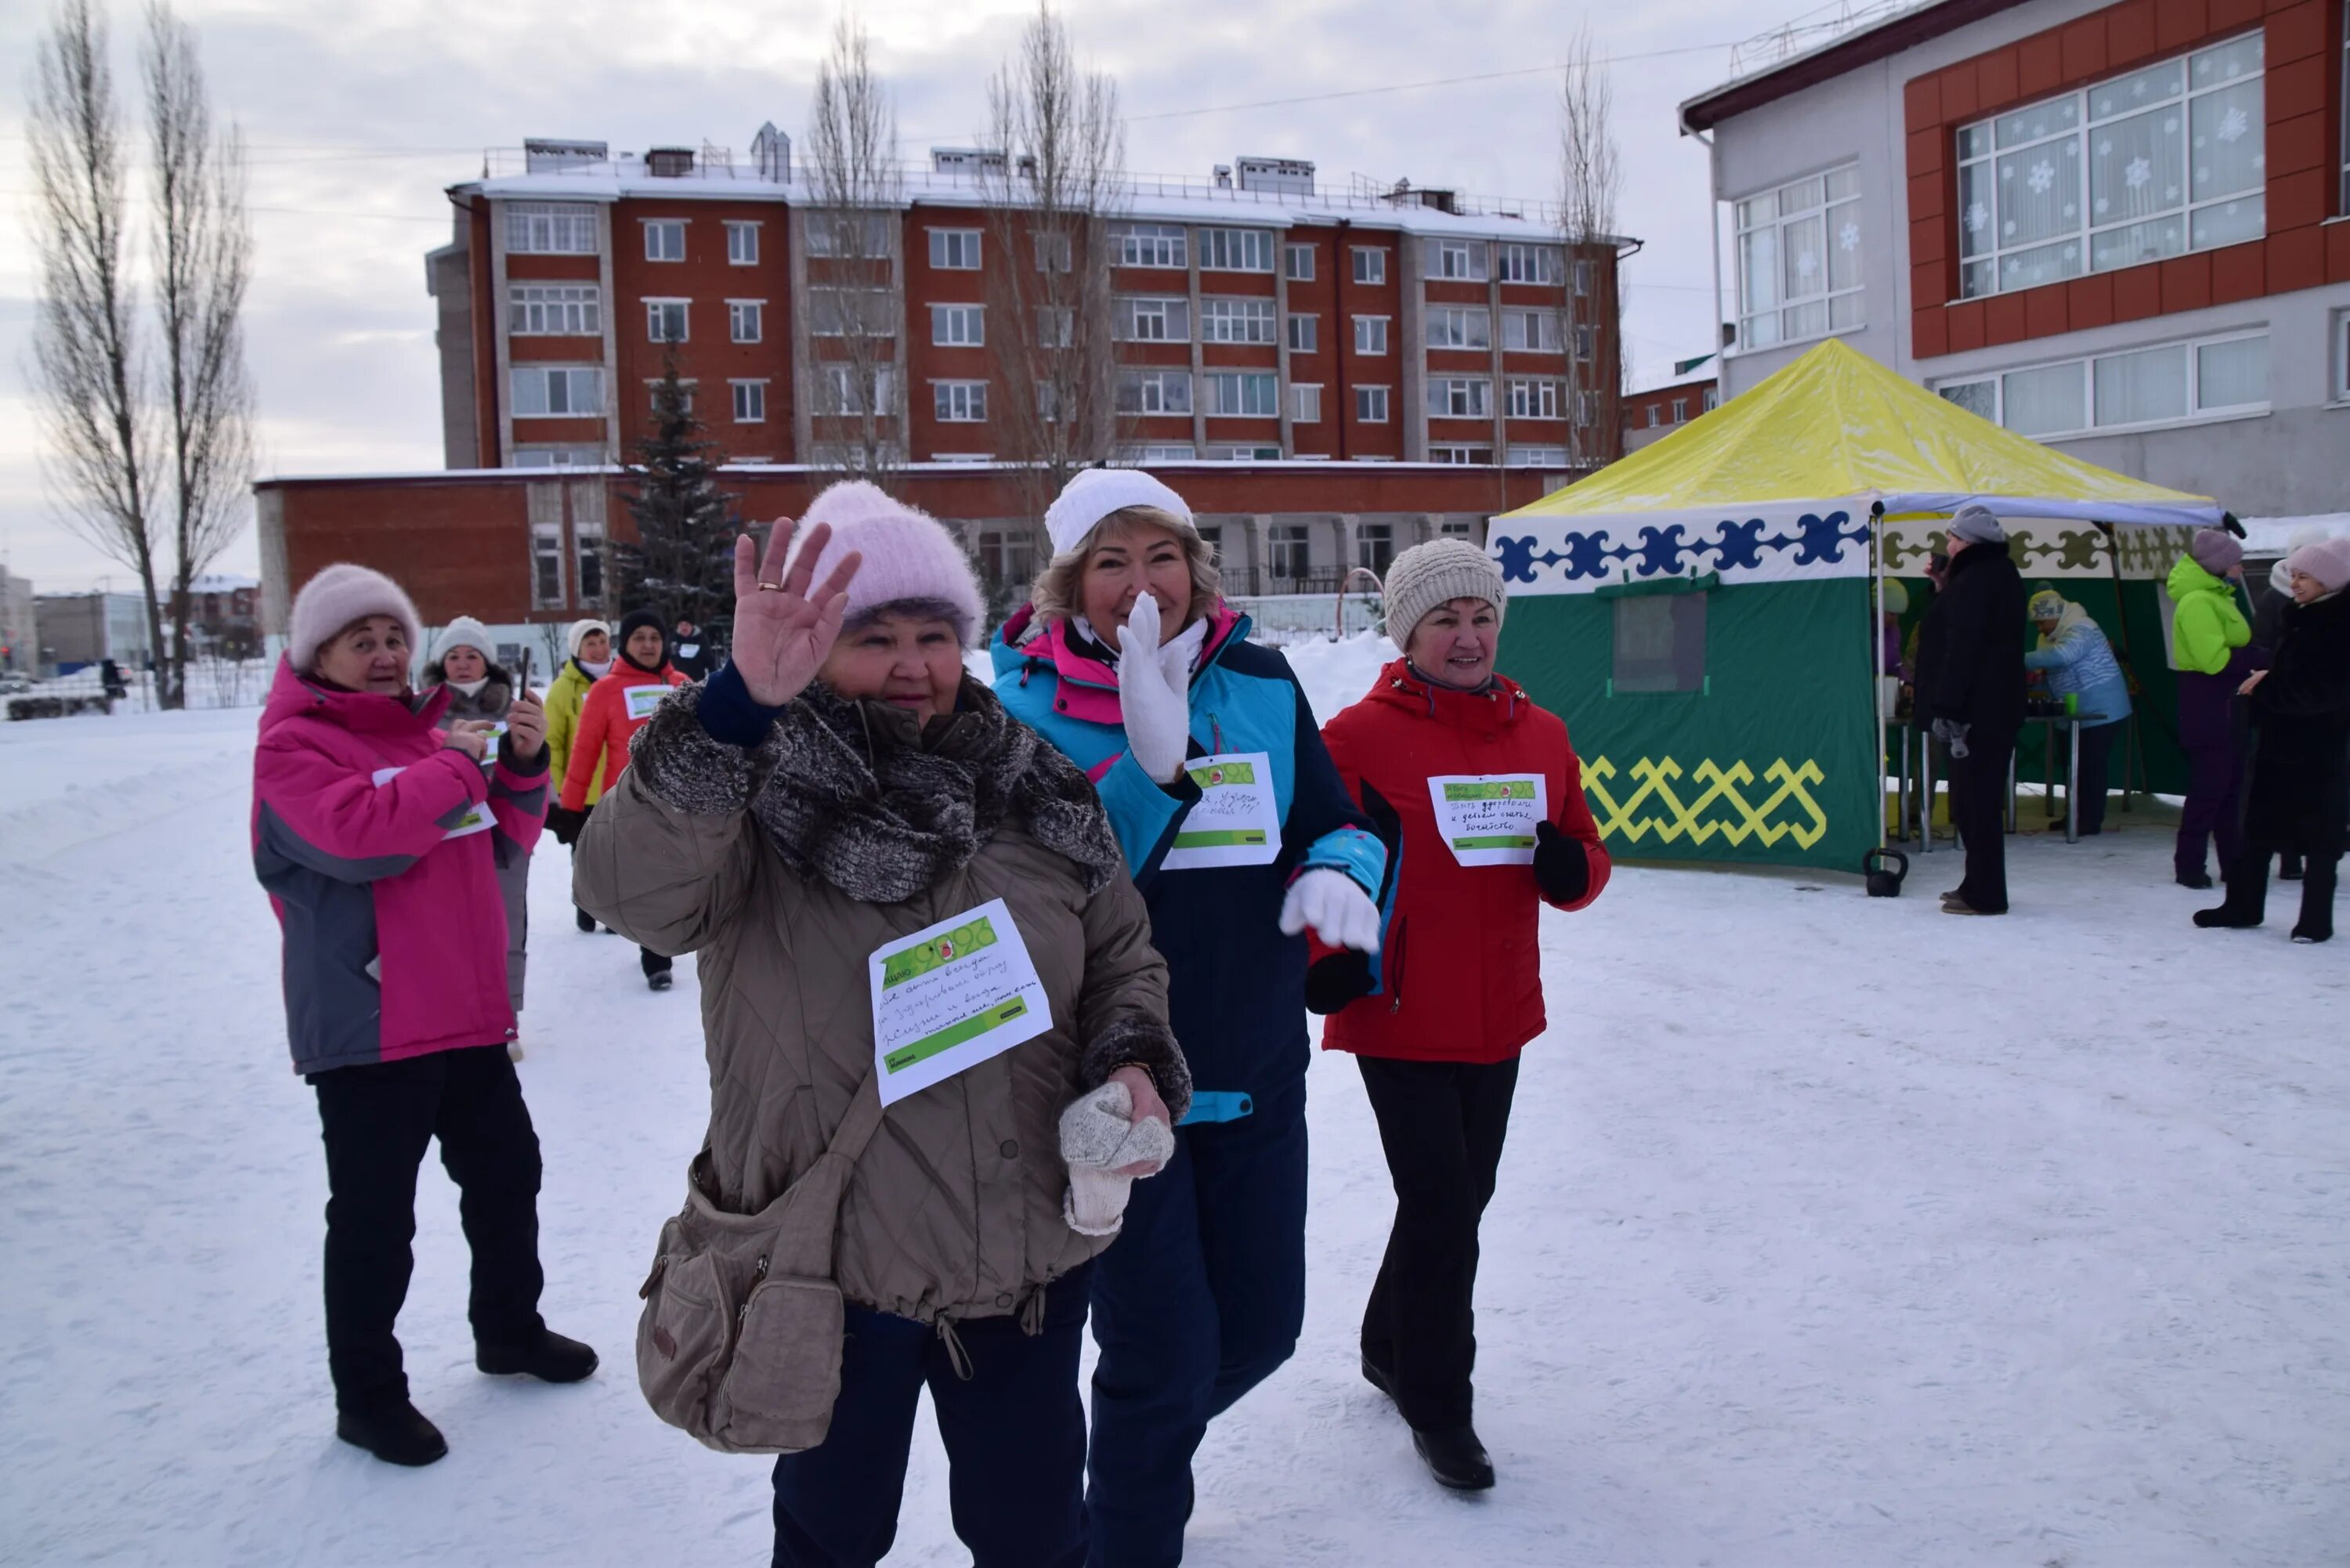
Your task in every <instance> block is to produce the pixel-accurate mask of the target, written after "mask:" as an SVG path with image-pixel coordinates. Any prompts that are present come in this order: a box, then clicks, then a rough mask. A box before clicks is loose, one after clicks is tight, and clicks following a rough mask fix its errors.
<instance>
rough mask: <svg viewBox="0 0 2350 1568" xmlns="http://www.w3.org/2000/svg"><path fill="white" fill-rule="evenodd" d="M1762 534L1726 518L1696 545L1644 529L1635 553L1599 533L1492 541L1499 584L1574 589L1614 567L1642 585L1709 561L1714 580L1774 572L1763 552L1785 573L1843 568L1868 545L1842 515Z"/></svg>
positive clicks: (1815, 517) (1680, 530)
mask: <svg viewBox="0 0 2350 1568" xmlns="http://www.w3.org/2000/svg"><path fill="white" fill-rule="evenodd" d="M1766 526H1768V524H1767V523H1766V522H1765V520H1764V519H1763V518H1760V517H1751V518H1745V519H1740V518H1724V519H1723V520H1722V521H1721V524H1720V525H1719V535H1718V537H1716V538H1713V539H1695V540H1692V539H1688V538H1686V537H1685V535H1687V533H1688V528H1687V526H1686V525H1685V524H1679V523H1673V524H1666V525H1665V526H1663V527H1661V528H1659V527H1653V526H1651V527H1644V528H1642V529H1641V530H1640V543H1639V545H1638V546H1637V547H1635V546H1631V545H1617V544H1616V543H1615V542H1614V539H1613V536H1612V535H1610V534H1609V533H1608V532H1607V530H1605V529H1600V530H1595V531H1592V532H1589V533H1569V534H1565V535H1560V536H1558V537H1557V538H1555V540H1552V541H1549V542H1547V543H1546V542H1545V541H1544V540H1542V539H1540V538H1537V537H1535V536H1534V535H1500V536H1498V537H1496V538H1495V539H1494V540H1493V549H1494V551H1495V554H1496V556H1497V557H1498V559H1499V562H1500V565H1501V568H1502V580H1503V581H1504V582H1508V583H1536V582H1540V581H1542V580H1543V579H1542V576H1541V575H1540V574H1541V573H1542V571H1543V570H1544V569H1545V568H1553V567H1555V568H1560V570H1559V571H1558V576H1559V578H1560V579H1561V580H1563V581H1565V582H1570V583H1573V582H1583V581H1586V580H1588V581H1598V580H1601V579H1604V578H1606V577H1607V575H1608V573H1609V571H1610V570H1611V569H1612V566H1613V564H1614V563H1617V562H1623V561H1631V562H1636V563H1637V565H1636V566H1634V567H1633V571H1634V572H1635V573H1636V574H1637V575H1638V576H1641V577H1659V576H1679V575H1680V574H1681V573H1682V572H1683V571H1684V570H1688V571H1690V572H1697V571H1702V570H1705V569H1707V565H1708V563H1707V557H1708V556H1711V557H1712V561H1711V569H1712V570H1714V571H1717V572H1734V571H1748V572H1753V571H1762V570H1764V569H1766V568H1767V567H1768V566H1770V565H1773V564H1774V563H1773V562H1767V561H1766V560H1765V558H1764V553H1765V552H1766V551H1767V552H1771V553H1773V555H1774V556H1785V555H1786V552H1788V551H1791V550H1792V551H1794V555H1793V556H1791V557H1788V559H1787V562H1786V564H1787V565H1789V566H1820V565H1830V566H1834V565H1841V564H1842V563H1843V562H1844V559H1845V554H1844V552H1845V546H1846V545H1866V544H1867V543H1868V528H1867V526H1866V524H1855V523H1854V522H1853V520H1852V514H1851V513H1849V512H1846V511H1843V510H1837V511H1833V512H1828V513H1825V514H1822V513H1815V512H1806V513H1804V514H1801V515H1800V516H1799V517H1798V518H1797V519H1796V523H1795V531H1794V533H1793V534H1787V533H1773V534H1771V535H1767V536H1766V535H1764V534H1763V529H1764V528H1765V527H1766ZM1684 563H1686V566H1685V565H1684Z"/></svg>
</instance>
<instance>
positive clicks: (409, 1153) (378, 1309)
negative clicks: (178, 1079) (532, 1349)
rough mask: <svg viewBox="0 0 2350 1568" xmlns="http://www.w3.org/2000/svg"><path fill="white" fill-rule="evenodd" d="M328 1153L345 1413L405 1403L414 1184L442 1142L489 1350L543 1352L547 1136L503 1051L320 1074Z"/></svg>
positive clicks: (336, 1357) (334, 1361)
mask: <svg viewBox="0 0 2350 1568" xmlns="http://www.w3.org/2000/svg"><path fill="white" fill-rule="evenodd" d="M310 1084H311V1086H312V1087H314V1088H316V1089H317V1092H318V1121H319V1124H320V1127H321V1128H322V1130H323V1132H324V1135H325V1137H326V1143H327V1190H328V1198H327V1366H328V1371H329V1372H331V1373H332V1374H333V1376H334V1380H335V1403H336V1404H337V1406H338V1407H342V1408H345V1409H352V1408H358V1407H364V1406H368V1405H371V1404H380V1403H385V1402H389V1401H391V1400H397V1399H405V1398H406V1397H408V1376H407V1374H406V1373H405V1372H404V1371H403V1370H402V1368H401V1366H400V1341H399V1339H398V1338H396V1337H395V1336H394V1335H393V1333H392V1325H393V1324H394V1323H395V1322H396V1321H397V1320H398V1318H399V1316H400V1303H403V1302H405V1301H406V1300H407V1299H408V1278H409V1274H410V1272H411V1270H412V1268H413V1267H414V1262H415V1260H414V1257H413V1255H412V1253H411V1251H410V1247H409V1243H410V1242H411V1241H413V1240H414V1238H415V1235H416V1172H417V1169H418V1168H419V1167H420V1166H421V1165H422V1164H423V1161H424V1150H425V1147H426V1146H427V1145H429V1144H430V1143H431V1142H432V1140H433V1139H434V1138H436V1137H437V1138H439V1139H440V1140H441V1163H442V1165H443V1166H445V1167H447V1168H448V1171H449V1175H450V1178H451V1179H452V1180H453V1181H455V1182H456V1184H457V1189H458V1206H457V1211H458V1214H459V1216H460V1218H461V1219H462V1220H463V1222H464V1227H465V1240H466V1241H467V1242H468V1243H470V1244H471V1245H472V1247H473V1301H472V1304H471V1309H470V1315H471V1317H472V1320H473V1339H474V1341H475V1343H476V1344H481V1345H531V1344H535V1343H536V1341H537V1339H538V1336H539V1335H540V1334H543V1333H545V1332H546V1323H545V1321H544V1320H543V1319H542V1318H540V1316H539V1315H538V1293H539V1289H540V1287H541V1285H542V1284H543V1283H544V1282H545V1276H544V1275H543V1274H542V1273H541V1272H540V1270H539V1266H538V1178H539V1163H538V1135H537V1134H536V1133H535V1132H533V1131H532V1130H531V1125H530V1111H529V1109H528V1108H527V1107H526V1106H524V1104H523V1103H522V1084H521V1082H520V1081H519V1080H518V1079H517V1078H516V1077H515V1070H514V1064H513V1063H512V1062H510V1061H508V1060H507V1059H506V1048H505V1046H504V1044H496V1045H475V1046H471V1047H469V1048H467V1049H465V1050H462V1051H436V1052H434V1053H432V1054H431V1055H427V1056H411V1057H408V1058H406V1059H404V1060H401V1061H398V1062H380V1063H375V1064H369V1065H367V1066H361V1067H338V1068H336V1069H335V1070H334V1071H332V1072H328V1073H317V1074H314V1075H311V1077H310Z"/></svg>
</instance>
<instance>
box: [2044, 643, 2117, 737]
mask: <svg viewBox="0 0 2350 1568" xmlns="http://www.w3.org/2000/svg"><path fill="white" fill-rule="evenodd" d="M2023 667H2024V668H2025V669H2026V670H2046V671H2047V672H2048V690H2049V691H2053V692H2054V693H2055V694H2056V695H2057V696H2059V697H2063V696H2065V695H2066V694H2068V693H2071V692H2076V691H2077V692H2079V693H2080V697H2081V711H2082V712H2084V713H2102V714H2104V715H2105V717H2104V718H2102V719H2100V720H2098V721H2097V722H2095V723H2094V724H2084V725H2082V726H2081V727H2082V728H2083V729H2085V730H2096V729H2102V728H2104V727H2105V726H2106V725H2107V724H2118V723H2120V722H2122V721H2123V720H2124V719H2126V718H2128V717H2129V716H2130V699H2129V680H2128V678H2127V677H2126V676H2124V675H2123V674H2122V667H2121V662H2120V661H2119V660H2118V659H2115V658H2114V649H2113V644H2111V643H2109V642H2107V641H2106V634H2105V632H2104V631H2103V630H2102V629H2100V628H2099V627H2098V626H2097V623H2096V622H2095V621H2093V620H2084V621H2080V622H2077V623H2076V624H2074V626H2072V627H2069V628H2066V627H2059V628H2057V631H2056V639H2055V640H2054V642H2052V643H2050V644H2049V645H2048V646H2047V647H2045V648H2041V649H2033V651H2032V652H2030V653H2027V654H2025V655H2024V656H2023Z"/></svg>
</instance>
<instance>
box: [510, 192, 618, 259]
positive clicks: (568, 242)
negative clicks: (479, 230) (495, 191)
mask: <svg viewBox="0 0 2350 1568" xmlns="http://www.w3.org/2000/svg"><path fill="white" fill-rule="evenodd" d="M597 250H598V244H597V242H596V209H595V207H594V206H593V205H592V204H590V203H588V202H508V203H507V204H506V254H509V255H572V256H592V255H594V254H596V252H597Z"/></svg>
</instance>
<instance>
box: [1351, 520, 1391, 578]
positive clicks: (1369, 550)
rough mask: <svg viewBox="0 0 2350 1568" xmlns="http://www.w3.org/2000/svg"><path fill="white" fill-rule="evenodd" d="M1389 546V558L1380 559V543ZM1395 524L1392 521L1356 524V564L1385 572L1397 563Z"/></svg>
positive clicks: (1373, 570)
mask: <svg viewBox="0 0 2350 1568" xmlns="http://www.w3.org/2000/svg"><path fill="white" fill-rule="evenodd" d="M1380 545H1386V546H1387V559H1386V560H1384V561H1382V560H1380V559H1379V549H1378V547H1379V546H1380ZM1395 558H1396V545H1395V524H1392V523H1357V524H1355V565H1357V566H1360V567H1362V568H1363V569H1365V570H1366V571H1372V572H1384V571H1386V570H1387V568H1388V566H1392V565H1394V563H1395Z"/></svg>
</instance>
